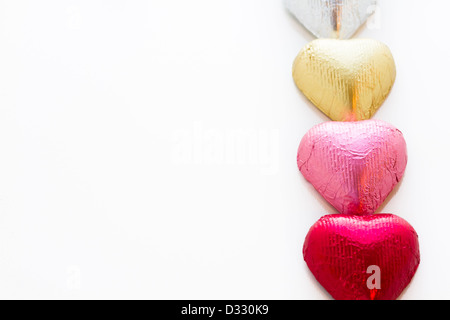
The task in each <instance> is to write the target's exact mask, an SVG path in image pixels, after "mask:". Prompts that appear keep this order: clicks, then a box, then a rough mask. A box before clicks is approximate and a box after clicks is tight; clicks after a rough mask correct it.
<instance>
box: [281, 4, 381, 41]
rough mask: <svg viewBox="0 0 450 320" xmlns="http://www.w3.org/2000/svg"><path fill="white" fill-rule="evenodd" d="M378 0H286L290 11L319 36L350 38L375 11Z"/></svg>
mask: <svg viewBox="0 0 450 320" xmlns="http://www.w3.org/2000/svg"><path fill="white" fill-rule="evenodd" d="M376 4H377V1H376V0H285V5H286V7H287V8H288V10H289V11H290V12H291V13H292V14H293V15H294V16H295V17H296V18H297V19H298V20H299V21H300V23H301V24H303V26H305V28H307V29H308V30H309V31H310V32H311V33H312V34H314V35H315V36H316V37H318V38H333V39H349V38H350V37H351V36H352V35H353V34H354V33H355V32H356V31H357V30H358V29H359V28H360V27H361V26H362V25H363V24H364V23H365V22H366V20H367V18H368V17H369V16H370V15H372V14H373V13H374V11H375V8H376Z"/></svg>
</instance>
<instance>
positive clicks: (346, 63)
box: [292, 39, 396, 121]
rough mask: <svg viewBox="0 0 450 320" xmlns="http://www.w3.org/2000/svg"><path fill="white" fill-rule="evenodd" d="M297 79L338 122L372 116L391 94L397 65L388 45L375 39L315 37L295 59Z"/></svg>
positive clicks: (294, 73)
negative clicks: (319, 38)
mask: <svg viewBox="0 0 450 320" xmlns="http://www.w3.org/2000/svg"><path fill="white" fill-rule="evenodd" d="M292 74H293V78H294V81H295V83H296V85H297V87H298V88H299V89H300V90H301V91H302V92H303V93H304V95H305V96H306V97H307V98H308V99H309V100H310V101H311V102H312V103H313V104H314V105H315V106H317V108H319V109H320V110H321V111H322V112H323V113H325V114H326V115H327V116H328V117H329V118H330V119H332V120H335V121H357V120H367V119H370V118H371V117H372V116H373V115H374V113H375V112H376V111H377V110H378V108H379V107H380V106H381V105H382V104H383V102H384V101H385V100H386V98H387V96H388V95H389V93H390V91H391V89H392V86H393V85H394V82H395V77H396V68H395V62H394V58H393V57H392V54H391V51H390V50H389V48H388V47H387V46H386V45H385V44H383V43H381V42H379V41H376V40H369V39H357V40H325V39H324V40H315V41H312V42H311V43H309V44H308V45H307V46H306V47H305V48H303V49H302V51H301V52H300V53H299V55H298V56H297V58H296V59H295V62H294V65H293V70H292Z"/></svg>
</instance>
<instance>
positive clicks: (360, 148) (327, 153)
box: [297, 120, 407, 215]
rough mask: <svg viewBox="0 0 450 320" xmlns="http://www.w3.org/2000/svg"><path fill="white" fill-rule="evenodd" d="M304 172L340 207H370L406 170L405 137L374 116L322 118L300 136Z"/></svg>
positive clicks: (360, 210) (354, 210) (362, 210)
mask: <svg viewBox="0 0 450 320" xmlns="http://www.w3.org/2000/svg"><path fill="white" fill-rule="evenodd" d="M297 163H298V167H299V169H300V171H301V172H302V174H303V176H304V177H305V178H306V179H307V180H308V181H309V182H311V184H312V185H313V186H314V187H315V188H316V190H317V191H318V192H319V193H320V194H321V195H322V196H323V197H324V198H325V199H326V200H327V201H328V202H329V203H330V204H332V205H333V206H334V207H335V208H336V209H337V210H338V211H339V212H340V213H345V214H356V215H367V214H372V213H374V212H375V211H376V210H377V208H378V207H379V206H380V205H381V204H382V203H383V202H384V200H385V199H386V198H387V196H388V195H389V194H390V193H391V191H392V190H393V188H394V187H395V185H396V184H397V183H398V182H399V181H400V179H401V178H402V177H403V174H404V172H405V168H406V163H407V154H406V142H405V139H404V138H403V135H402V133H401V132H400V131H399V130H398V129H396V128H395V127H393V126H392V125H390V124H388V123H386V122H383V121H378V120H367V121H360V122H325V123H322V124H320V125H317V126H315V127H314V128H312V129H311V130H310V131H309V132H308V133H307V134H306V135H305V137H304V138H303V139H302V142H301V144H300V147H299V150H298V156H297Z"/></svg>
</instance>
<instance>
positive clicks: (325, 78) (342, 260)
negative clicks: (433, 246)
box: [285, 0, 420, 300]
mask: <svg viewBox="0 0 450 320" xmlns="http://www.w3.org/2000/svg"><path fill="white" fill-rule="evenodd" d="M285 4H286V7H287V8H288V10H289V11H290V12H291V13H292V14H293V15H294V16H295V17H296V18H297V19H298V20H299V21H300V22H301V23H302V24H303V25H304V26H305V27H306V28H307V29H308V30H309V31H310V32H311V33H313V34H314V35H316V36H317V37H318V38H320V39H317V40H314V41H312V42H311V43H309V44H307V45H306V46H305V47H304V48H303V49H302V50H301V51H300V53H299V55H298V56H297V58H296V59H295V62H294V65H293V78H294V82H295V84H296V85H297V87H298V88H299V89H300V90H301V91H302V92H303V94H304V95H305V96H306V97H307V98H308V99H309V100H310V101H311V102H312V103H313V104H314V105H315V106H316V107H317V108H318V109H319V110H321V111H322V112H323V113H324V114H326V115H327V116H328V117H329V118H330V119H331V120H334V121H331V122H325V123H322V124H320V125H317V126H315V127H314V128H312V129H311V130H310V131H309V132H308V133H307V134H306V135H305V136H304V138H303V139H302V141H301V143H300V147H299V150H298V156H297V164H298V167H299V170H300V171H301V173H302V174H303V176H304V177H305V178H306V180H308V181H309V182H310V183H311V184H312V185H313V186H314V188H315V189H316V190H317V191H318V192H319V193H320V194H321V195H322V196H323V197H324V199H326V200H327V201H328V202H329V203H330V204H331V205H333V206H334V207H335V208H336V210H337V211H339V213H340V214H336V215H327V216H324V217H322V218H321V219H320V220H319V221H318V222H317V223H316V224H314V225H313V226H312V227H311V229H310V231H309V233H308V235H307V236H306V239H305V243H304V246H303V257H304V260H305V262H306V263H307V265H308V267H309V269H310V270H311V272H312V273H313V275H314V276H315V278H316V279H317V281H318V282H319V283H320V284H321V285H322V286H323V287H324V288H325V289H326V290H327V291H328V292H329V293H330V294H331V296H332V297H333V298H335V299H339V300H393V299H397V298H398V297H399V295H400V294H401V293H402V292H403V290H404V289H405V288H406V287H407V286H408V284H409V283H410V281H411V280H412V278H413V276H414V274H415V272H416V270H417V268H418V266H419V263H420V252H419V242H418V236H417V233H416V231H415V230H414V228H413V227H412V226H411V225H410V224H409V223H408V222H406V221H405V220H403V219H402V218H400V217H397V216H395V215H392V214H375V212H376V210H377V209H378V208H379V207H380V205H381V204H383V202H384V201H385V200H386V198H387V197H388V196H389V194H390V193H391V192H392V190H393V189H394V187H395V186H396V185H397V184H398V183H399V181H400V180H401V179H402V177H403V175H404V172H405V168H406V164H407V150H406V142H405V139H404V137H403V134H402V133H401V132H400V130H398V129H397V128H395V127H394V126H392V125H390V124H388V123H386V122H383V121H377V120H370V119H371V117H372V116H373V115H374V114H375V112H376V111H377V110H378V108H379V107H380V106H381V105H382V104H383V102H384V101H385V100H386V98H387V97H388V95H389V92H390V91H391V89H392V86H393V84H394V82H395V77H396V68H395V62H394V58H393V57H392V54H391V51H390V50H389V48H388V47H387V46H386V45H385V44H383V43H381V42H378V41H375V40H369V39H354V40H347V39H348V38H350V37H351V36H352V35H353V34H354V33H355V32H356V31H357V30H358V29H359V28H360V27H361V26H362V24H364V23H365V21H366V20H367V18H368V17H369V16H370V15H371V13H373V11H374V8H375V5H376V0H285Z"/></svg>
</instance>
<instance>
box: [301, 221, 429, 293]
mask: <svg viewBox="0 0 450 320" xmlns="http://www.w3.org/2000/svg"><path fill="white" fill-rule="evenodd" d="M303 257H304V259H305V261H306V263H307V265H308V267H309V269H310V270H311V272H312V273H313V275H314V276H315V277H316V279H317V281H318V282H319V283H320V284H321V285H322V286H323V287H324V288H325V289H326V290H327V291H328V292H329V293H330V294H331V296H332V297H333V298H335V299H337V300H395V299H397V298H398V297H399V295H400V294H401V293H402V292H403V290H404V289H405V288H406V287H407V286H408V284H409V283H410V282H411V280H412V278H413V276H414V274H415V273H416V270H417V268H418V266H419V263H420V252H419V241H418V236H417V233H416V231H415V230H414V229H413V227H412V226H411V225H409V223H408V222H406V221H405V220H403V219H402V218H400V217H397V216H394V215H390V214H377V215H372V216H365V217H358V216H348V215H329V216H325V217H322V218H321V219H320V220H319V221H318V222H317V223H316V224H314V226H313V227H312V228H311V230H310V231H309V233H308V235H307V236H306V239H305V243H304V246H303Z"/></svg>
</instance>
